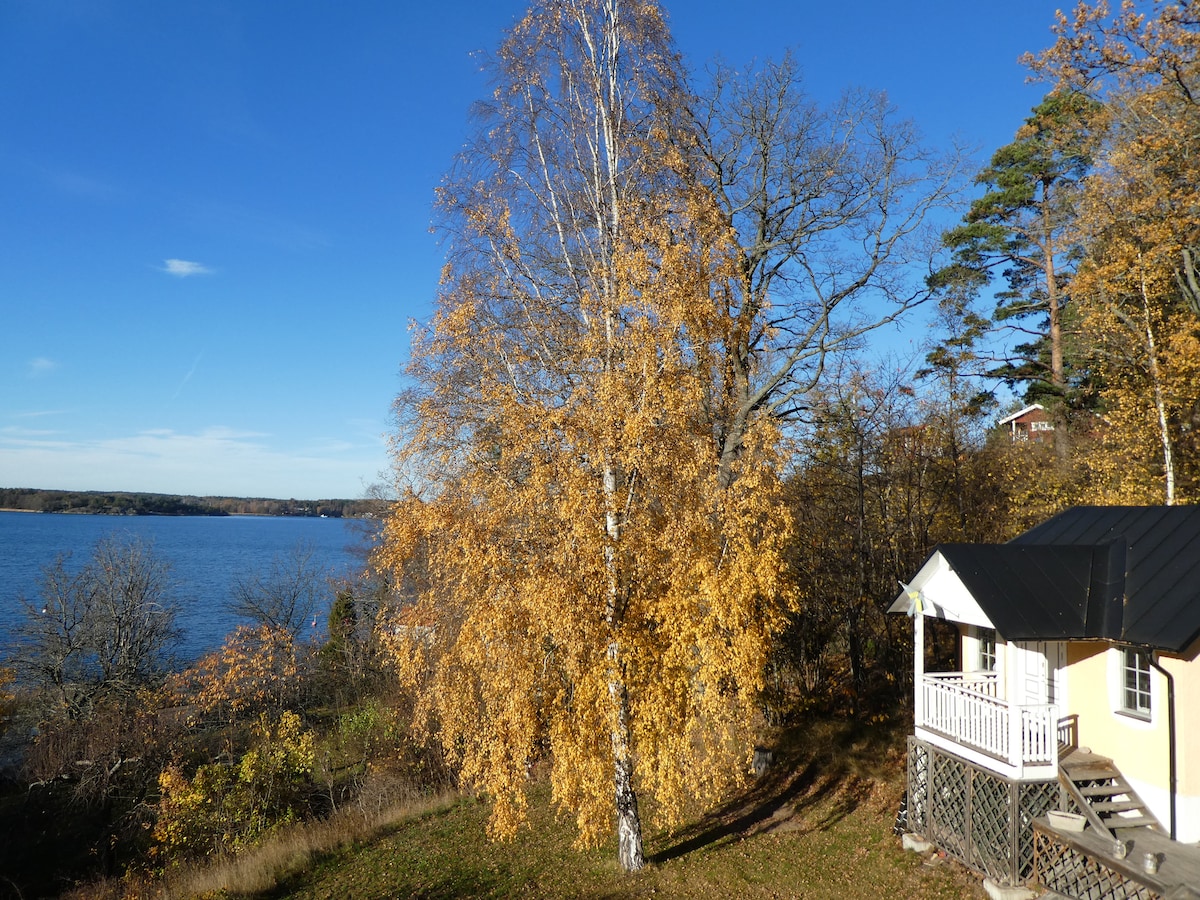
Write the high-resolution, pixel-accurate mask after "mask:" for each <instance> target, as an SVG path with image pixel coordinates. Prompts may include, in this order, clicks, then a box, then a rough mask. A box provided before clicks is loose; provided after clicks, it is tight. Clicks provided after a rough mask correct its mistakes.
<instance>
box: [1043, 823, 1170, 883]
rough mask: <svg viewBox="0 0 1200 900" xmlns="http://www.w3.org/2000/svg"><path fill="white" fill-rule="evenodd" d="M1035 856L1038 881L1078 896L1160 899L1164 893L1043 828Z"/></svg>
mask: <svg viewBox="0 0 1200 900" xmlns="http://www.w3.org/2000/svg"><path fill="white" fill-rule="evenodd" d="M1034 860H1035V866H1034V877H1035V879H1036V880H1037V882H1038V883H1039V884H1041V885H1042V886H1043V887H1045V888H1047V889H1049V890H1052V891H1057V892H1058V893H1060V894H1065V895H1066V896H1068V897H1075V898H1078V900H1157V898H1160V897H1161V896H1162V895H1161V894H1159V893H1158V892H1157V891H1155V890H1152V889H1151V888H1149V887H1147V886H1146V885H1144V884H1139V883H1138V882H1136V881H1133V880H1132V879H1129V878H1126V877H1124V876H1123V875H1122V874H1121V873H1120V872H1115V871H1113V870H1112V869H1110V868H1108V867H1107V866H1105V865H1103V864H1102V863H1100V862H1098V861H1097V860H1096V859H1095V858H1094V857H1091V856H1088V855H1086V854H1084V853H1081V852H1080V851H1078V850H1076V849H1075V848H1074V847H1069V846H1067V845H1066V844H1063V843H1061V842H1059V841H1056V840H1055V839H1054V837H1053V836H1051V835H1049V834H1046V833H1045V832H1043V831H1035V832H1034Z"/></svg>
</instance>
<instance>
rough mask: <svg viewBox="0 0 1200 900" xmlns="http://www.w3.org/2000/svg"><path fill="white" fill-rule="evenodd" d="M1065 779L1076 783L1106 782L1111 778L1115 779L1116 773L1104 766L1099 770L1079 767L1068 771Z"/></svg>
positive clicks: (1098, 768) (1097, 768)
mask: <svg viewBox="0 0 1200 900" xmlns="http://www.w3.org/2000/svg"><path fill="white" fill-rule="evenodd" d="M1067 777H1068V778H1070V779H1071V780H1072V781H1074V782H1076V783H1078V782H1080V781H1106V780H1108V779H1111V778H1116V777H1117V772H1116V770H1115V769H1112V768H1109V767H1107V766H1105V767H1103V768H1100V767H1096V768H1082V767H1081V768H1078V769H1068V770H1067Z"/></svg>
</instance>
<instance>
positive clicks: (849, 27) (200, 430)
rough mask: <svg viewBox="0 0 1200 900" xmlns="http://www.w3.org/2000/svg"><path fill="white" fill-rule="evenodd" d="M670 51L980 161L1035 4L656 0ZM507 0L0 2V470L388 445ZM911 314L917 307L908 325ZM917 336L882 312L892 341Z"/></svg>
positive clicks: (345, 453) (101, 480)
mask: <svg viewBox="0 0 1200 900" xmlns="http://www.w3.org/2000/svg"><path fill="white" fill-rule="evenodd" d="M666 6H667V10H668V12H669V15H670V21H671V24H672V29H673V32H674V34H675V37H676V40H677V42H678V44H679V46H680V49H681V50H682V51H683V53H684V54H685V57H686V58H687V60H688V63H689V65H690V66H691V67H692V68H693V69H696V68H700V67H702V66H703V65H704V63H705V62H706V61H708V60H710V59H711V58H712V57H713V56H716V55H720V56H721V57H722V58H723V59H724V60H725V61H727V62H729V63H731V64H735V65H739V66H740V65H742V64H745V63H749V62H751V61H752V60H754V59H756V58H757V59H762V58H765V57H778V56H780V55H781V54H782V53H783V52H784V51H785V50H787V49H789V48H791V49H793V50H794V51H795V53H796V55H797V58H798V59H799V60H800V61H801V63H802V65H803V69H804V72H805V78H806V83H807V86H808V89H809V91H810V92H811V93H812V94H813V95H815V96H817V97H833V96H835V95H836V94H838V93H839V92H840V91H841V90H843V89H845V88H847V87H850V86H865V87H870V88H878V89H883V90H886V91H888V93H889V95H890V97H891V99H892V100H893V102H894V103H895V104H896V105H897V106H898V107H899V109H900V111H901V112H902V113H903V114H904V115H906V116H908V117H910V118H912V119H914V120H915V121H916V122H917V123H918V124H919V125H920V127H921V128H922V130H923V131H924V133H925V135H926V137H927V139H928V140H929V141H930V142H931V143H935V144H938V143H943V144H944V143H946V142H948V141H949V140H950V138H951V136H952V135H958V136H960V137H962V138H964V139H965V140H967V141H968V142H969V143H971V144H973V145H975V146H977V147H979V150H980V152H979V160H980V161H981V162H982V161H983V160H984V159H985V158H986V156H987V155H989V154H990V153H991V151H992V150H993V149H995V148H996V147H997V146H1000V145H1001V144H1004V143H1006V142H1007V141H1008V140H1010V139H1011V137H1012V134H1013V132H1014V130H1015V129H1016V127H1017V126H1018V125H1019V124H1020V122H1021V120H1022V119H1023V118H1024V116H1025V115H1026V114H1027V112H1028V110H1029V108H1030V107H1031V106H1032V105H1033V104H1034V103H1036V102H1037V100H1038V98H1039V97H1040V95H1041V93H1042V92H1043V89H1042V87H1041V86H1038V85H1029V84H1026V83H1025V72H1024V70H1023V69H1022V68H1021V67H1020V66H1019V65H1018V64H1017V62H1016V59H1017V57H1018V55H1019V54H1020V53H1021V52H1022V51H1025V50H1036V49H1040V48H1041V47H1043V46H1045V45H1046V44H1048V43H1049V41H1050V33H1049V26H1050V25H1051V23H1052V21H1053V14H1054V10H1055V7H1056V4H1055V2H1053V0H1046V2H1043V0H1009V2H1004V3H1000V2H986V0H985V2H963V0H953V2H950V0H930V2H921V0H911V2H906V3H898V2H896V0H859V2H857V3H853V4H851V3H829V2H820V3H817V2H805V0H770V2H767V0H764V2H755V0H742V2H740V3H738V4H733V3H730V2H728V0H722V2H718V0H674V2H671V0H667V2H666ZM523 10H524V5H523V3H521V2H519V0H511V2H510V0H460V2H447V3H415V2H408V3H403V2H397V0H358V2H355V3H349V4H335V3H332V2H324V3H321V2H304V3H286V4H281V3H275V2H266V0H236V2H235V0H203V2H200V0H196V2H193V0H171V2H166V3H164V2H161V0H0V314H2V318H0V321H3V323H4V329H3V334H4V340H3V345H4V349H3V351H2V355H0V486H4V487H39V488H56V489H70V490H128V491H155V492H163V493H181V494H186V493H192V494H221V495H235V496H267V497H285V498H286V497H298V498H312V499H315V498H322V497H357V496H361V495H362V493H363V491H364V489H365V488H366V487H367V486H368V485H369V484H371V483H373V482H376V481H378V480H380V474H381V473H382V472H384V471H385V470H386V468H387V453H386V434H387V432H388V430H389V423H390V418H389V417H390V404H391V401H392V399H393V397H394V396H395V394H396V393H397V391H398V390H399V389H400V386H401V380H400V373H401V369H402V367H403V364H404V361H405V360H406V358H407V355H408V338H409V334H408V329H407V326H408V323H409V322H410V320H413V319H417V320H424V319H426V318H427V317H428V316H429V314H430V312H431V308H432V299H433V295H434V291H435V289H436V285H437V278H438V272H439V269H440V267H441V264H442V256H441V249H440V248H439V245H438V242H437V239H436V237H435V236H434V235H432V234H430V232H429V226H430V220H431V201H432V198H433V190H434V188H435V186H436V185H437V184H438V182H439V180H440V178H441V176H442V174H443V173H444V172H445V171H446V170H447V169H448V168H449V166H450V163H451V161H452V158H453V156H454V154H455V152H456V151H457V150H458V149H459V148H460V147H461V146H462V144H463V142H464V140H465V138H466V136H467V134H468V131H469V127H470V126H469V122H468V115H467V114H468V110H469V107H470V105H471V103H472V101H473V100H475V99H478V98H480V97H483V96H485V95H486V94H487V92H488V81H487V77H486V75H485V74H484V73H482V72H481V71H480V68H479V62H478V58H477V57H475V56H473V53H474V52H475V51H481V50H482V51H488V50H491V49H494V48H495V47H496V45H497V44H498V43H499V41H500V39H501V36H502V33H503V31H504V29H505V28H506V27H507V26H508V25H510V24H511V23H512V22H513V21H514V19H515V18H516V17H518V16H519V15H520V14H521V13H522V12H523ZM913 331H914V332H917V331H919V330H918V329H913ZM920 339H921V334H919V333H914V334H911V335H902V336H901V340H902V341H907V342H908V343H909V344H910V345H911V346H914V347H915V346H917V345H918V344H919V341H920Z"/></svg>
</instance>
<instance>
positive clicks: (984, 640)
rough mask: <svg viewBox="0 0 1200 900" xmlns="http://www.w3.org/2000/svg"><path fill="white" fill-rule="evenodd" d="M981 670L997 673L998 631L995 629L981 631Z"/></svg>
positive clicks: (982, 629) (981, 629)
mask: <svg viewBox="0 0 1200 900" xmlns="http://www.w3.org/2000/svg"><path fill="white" fill-rule="evenodd" d="M979 668H980V669H982V670H983V671H984V672H995V671H996V631H995V629H993V628H980V629H979Z"/></svg>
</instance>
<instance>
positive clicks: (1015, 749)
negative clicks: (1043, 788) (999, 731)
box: [1004, 643, 1027, 778]
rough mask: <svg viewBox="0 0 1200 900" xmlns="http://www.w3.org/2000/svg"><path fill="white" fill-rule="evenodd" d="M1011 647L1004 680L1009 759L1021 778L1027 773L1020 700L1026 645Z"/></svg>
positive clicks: (1025, 662) (1011, 644)
mask: <svg viewBox="0 0 1200 900" xmlns="http://www.w3.org/2000/svg"><path fill="white" fill-rule="evenodd" d="M1008 646H1009V649H1010V650H1011V651H1012V652H1011V653H1009V654H1007V656H1008V659H1007V660H1005V661H1006V662H1007V663H1009V665H1007V666H1005V671H1004V680H1005V681H1006V682H1007V684H1006V685H1005V688H1006V689H1005V700H1006V702H1007V703H1008V761H1009V762H1010V763H1012V764H1013V765H1014V766H1016V767H1017V777H1018V778H1020V777H1021V776H1022V775H1024V773H1025V748H1024V743H1025V741H1024V727H1023V723H1022V722H1021V703H1019V702H1018V700H1019V699H1020V698H1021V697H1022V696H1023V695H1022V694H1021V693H1019V692H1018V688H1019V687H1020V685H1021V679H1022V678H1024V677H1025V666H1026V664H1027V660H1026V659H1025V647H1024V646H1022V645H1019V644H1016V643H1010V644H1009V645H1008Z"/></svg>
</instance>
